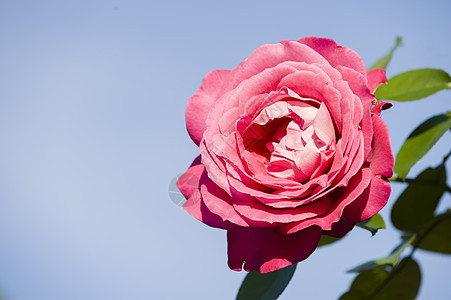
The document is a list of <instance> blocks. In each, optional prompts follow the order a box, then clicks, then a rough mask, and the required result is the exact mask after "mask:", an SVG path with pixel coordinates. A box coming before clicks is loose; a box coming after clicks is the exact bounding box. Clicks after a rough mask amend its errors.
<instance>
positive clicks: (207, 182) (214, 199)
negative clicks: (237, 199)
mask: <svg viewBox="0 0 451 300" xmlns="http://www.w3.org/2000/svg"><path fill="white" fill-rule="evenodd" d="M200 189H201V196H202V201H203V203H204V204H205V206H206V207H207V208H208V210H209V211H210V212H212V213H213V214H215V215H218V216H220V217H221V218H222V220H223V221H229V222H230V223H232V224H236V225H239V226H245V227H247V226H249V225H248V224H247V222H246V221H245V220H244V219H243V218H242V217H241V216H240V215H239V214H238V213H237V212H236V211H235V209H234V208H233V206H232V201H233V199H232V198H231V197H230V196H229V195H228V194H227V193H226V192H225V191H224V190H222V189H221V188H219V187H218V186H217V185H216V184H215V183H214V182H213V181H211V179H210V178H208V176H207V174H206V172H204V173H202V176H201V178H200Z"/></svg>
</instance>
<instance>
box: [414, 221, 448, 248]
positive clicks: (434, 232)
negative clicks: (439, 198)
mask: <svg viewBox="0 0 451 300" xmlns="http://www.w3.org/2000/svg"><path fill="white" fill-rule="evenodd" d="M435 222H437V223H436V225H435V226H433V227H431V226H430V225H431V224H434V223H435ZM428 225H429V226H428ZM428 225H425V226H424V227H423V228H424V229H423V230H420V232H419V234H418V238H419V239H420V238H422V240H421V242H420V244H419V245H418V248H420V249H423V250H428V251H433V252H439V253H443V254H451V213H446V214H443V215H438V216H436V217H435V218H434V219H432V220H431V221H430V222H429V224H428ZM428 228H429V229H428ZM426 231H428V232H426Z"/></svg>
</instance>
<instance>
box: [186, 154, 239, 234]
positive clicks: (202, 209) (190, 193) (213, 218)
mask: <svg viewBox="0 0 451 300" xmlns="http://www.w3.org/2000/svg"><path fill="white" fill-rule="evenodd" d="M204 170H205V168H204V166H203V165H201V164H198V161H196V160H195V162H194V163H193V165H192V166H191V167H190V168H189V169H188V170H187V171H186V172H185V173H184V174H183V175H182V176H180V178H179V179H178V180H177V187H178V188H179V190H180V192H182V194H183V195H184V196H185V198H186V199H187V201H186V202H185V204H184V205H183V208H184V209H185V210H186V211H187V212H188V213H189V214H190V215H192V216H193V217H195V218H196V219H198V220H199V221H201V222H203V223H205V224H207V225H208V226H211V227H216V228H222V229H232V228H235V227H236V226H235V225H234V224H232V223H230V222H228V221H224V220H223V219H222V218H221V217H220V216H218V215H216V214H214V213H212V212H211V211H210V210H209V209H208V208H207V207H206V206H205V204H204V203H203V201H202V197H201V194H200V191H199V182H200V177H201V176H202V173H203V172H204Z"/></svg>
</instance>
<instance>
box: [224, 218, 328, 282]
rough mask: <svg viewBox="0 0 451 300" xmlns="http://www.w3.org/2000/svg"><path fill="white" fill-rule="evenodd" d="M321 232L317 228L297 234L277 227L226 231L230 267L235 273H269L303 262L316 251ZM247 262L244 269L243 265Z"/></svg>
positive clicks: (310, 228) (313, 227) (307, 229)
mask: <svg viewBox="0 0 451 300" xmlns="http://www.w3.org/2000/svg"><path fill="white" fill-rule="evenodd" d="M321 233H322V230H321V228H319V227H317V226H312V227H309V228H306V229H304V230H302V231H299V232H296V233H294V234H283V233H281V232H279V231H278V230H277V228H237V229H232V230H228V231H227V241H228V256H229V262H228V264H229V267H230V268H231V269H232V270H235V271H241V269H242V268H243V267H244V270H246V271H258V272H260V273H269V272H273V271H276V270H279V269H282V268H284V267H287V266H289V265H292V264H295V263H297V262H300V261H302V260H304V259H306V258H307V257H309V256H310V254H312V253H313V251H314V250H315V249H316V246H317V245H318V242H319V239H320V237H321ZM243 263H244V266H243Z"/></svg>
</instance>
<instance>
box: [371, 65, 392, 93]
mask: <svg viewBox="0 0 451 300" xmlns="http://www.w3.org/2000/svg"><path fill="white" fill-rule="evenodd" d="M366 76H367V78H368V88H369V89H370V92H371V93H374V91H375V90H376V88H377V87H378V86H379V84H381V83H388V80H387V76H386V75H385V70H384V69H373V70H370V71H368V73H367V75H366Z"/></svg>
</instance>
